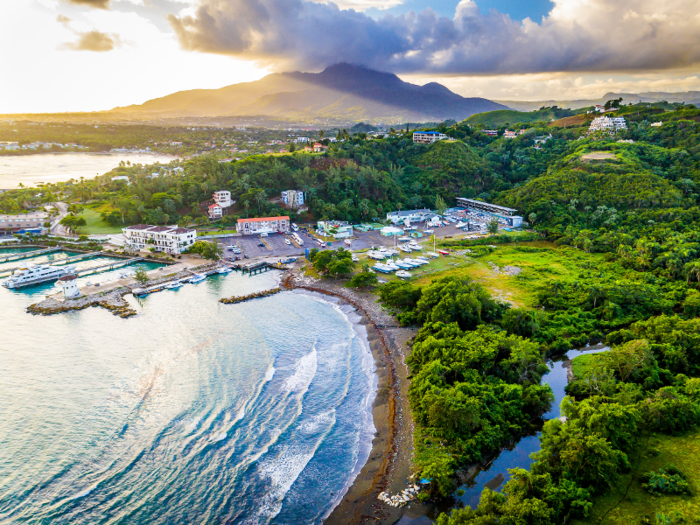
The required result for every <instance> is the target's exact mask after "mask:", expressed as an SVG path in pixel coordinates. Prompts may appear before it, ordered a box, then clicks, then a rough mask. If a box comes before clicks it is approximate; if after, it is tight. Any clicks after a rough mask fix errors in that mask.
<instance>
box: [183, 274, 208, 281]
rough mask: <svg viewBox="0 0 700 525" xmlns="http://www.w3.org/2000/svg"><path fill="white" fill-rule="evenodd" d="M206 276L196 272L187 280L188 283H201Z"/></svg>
mask: <svg viewBox="0 0 700 525" xmlns="http://www.w3.org/2000/svg"><path fill="white" fill-rule="evenodd" d="M206 278H207V276H206V275H204V274H201V273H196V274H194V275H193V276H192V277H190V278H189V280H188V281H187V282H188V283H201V282H202V281H203V280H204V279H206Z"/></svg>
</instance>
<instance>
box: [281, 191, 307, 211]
mask: <svg viewBox="0 0 700 525" xmlns="http://www.w3.org/2000/svg"><path fill="white" fill-rule="evenodd" d="M282 202H284V203H285V204H286V205H287V206H289V207H290V208H298V207H300V206H303V205H304V192H303V191H297V190H287V191H283V192H282Z"/></svg>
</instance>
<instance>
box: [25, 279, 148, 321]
mask: <svg viewBox="0 0 700 525" xmlns="http://www.w3.org/2000/svg"><path fill="white" fill-rule="evenodd" d="M128 293H131V288H130V287H129V286H121V287H119V288H115V289H114V290H111V291H109V292H100V293H93V294H89V295H84V296H82V297H77V298H75V299H67V300H65V301H59V300H57V299H54V298H53V297H48V298H46V299H44V300H43V301H41V302H39V303H36V304H33V305H31V306H30V307H29V308H27V312H29V313H30V314H34V315H53V314H60V313H63V312H71V311H73V310H83V309H85V308H89V307H90V306H101V307H102V308H106V309H107V310H110V311H111V312H112V313H113V314H114V315H117V316H119V317H124V318H126V317H131V316H132V315H136V310H134V309H133V308H131V306H130V305H129V303H127V302H126V301H125V300H124V296H125V295H126V294H128Z"/></svg>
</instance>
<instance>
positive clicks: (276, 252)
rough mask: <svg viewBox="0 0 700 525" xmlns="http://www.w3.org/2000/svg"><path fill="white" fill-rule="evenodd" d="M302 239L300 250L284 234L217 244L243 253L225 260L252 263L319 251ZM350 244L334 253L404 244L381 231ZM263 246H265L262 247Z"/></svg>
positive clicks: (450, 230) (446, 232) (452, 230)
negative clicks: (255, 258)
mask: <svg viewBox="0 0 700 525" xmlns="http://www.w3.org/2000/svg"><path fill="white" fill-rule="evenodd" d="M433 230H434V231H435V235H436V236H437V237H438V238H445V237H449V236H456V235H458V234H459V235H463V234H464V232H463V231H462V230H460V229H458V228H456V227H455V225H454V224H452V223H451V224H450V225H449V226H441V227H438V228H433ZM418 231H420V232H421V233H423V229H422V228H420V229H419V230H418ZM297 233H298V234H299V236H300V237H301V238H302V240H303V241H304V244H303V245H302V246H301V247H298V246H295V245H294V244H293V243H292V244H291V245H288V244H287V243H285V242H284V241H285V239H287V238H289V239H290V241H291V240H292V238H291V236H286V235H284V234H282V233H270V234H268V236H267V237H260V235H245V236H238V235H235V236H230V237H222V238H219V239H217V242H218V243H219V244H221V245H222V246H224V248H226V247H228V246H238V247H239V248H240V249H241V253H240V254H236V253H234V252H233V251H231V250H225V252H224V253H225V257H227V258H229V257H230V258H235V257H239V258H243V256H244V255H247V256H248V258H250V259H252V258H254V257H269V256H273V257H290V256H299V255H304V249H305V248H309V249H313V248H319V249H320V247H319V245H318V243H317V241H316V237H314V236H312V235H310V234H309V233H307V232H304V231H302V230H299V231H298V232H297ZM429 238H430V234H425V233H423V237H420V238H417V239H416V240H417V241H418V242H421V241H425V240H427V239H429ZM350 241H351V244H350V246H349V247H348V246H347V245H346V244H345V243H344V239H336V240H333V241H331V249H337V248H340V247H343V248H348V249H350V250H352V251H361V250H367V249H370V248H372V246H376V247H379V246H387V247H391V246H394V244H395V243H396V244H401V243H402V241H399V240H398V238H394V237H385V236H383V235H382V234H381V233H380V232H379V231H377V230H373V231H368V232H361V231H357V230H355V231H354V235H353V237H352V238H351V239H350ZM260 244H262V245H263V246H260Z"/></svg>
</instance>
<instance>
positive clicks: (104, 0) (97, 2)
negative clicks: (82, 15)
mask: <svg viewBox="0 0 700 525" xmlns="http://www.w3.org/2000/svg"><path fill="white" fill-rule="evenodd" d="M63 1H64V2H66V3H67V4H73V5H84V6H87V7H94V8H96V9H109V3H110V0H63Z"/></svg>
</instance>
